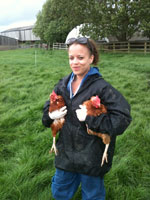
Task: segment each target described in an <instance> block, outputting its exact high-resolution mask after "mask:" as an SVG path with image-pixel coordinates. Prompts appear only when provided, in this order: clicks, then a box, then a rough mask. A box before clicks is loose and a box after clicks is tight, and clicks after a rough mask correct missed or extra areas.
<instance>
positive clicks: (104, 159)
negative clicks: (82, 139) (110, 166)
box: [101, 144, 109, 167]
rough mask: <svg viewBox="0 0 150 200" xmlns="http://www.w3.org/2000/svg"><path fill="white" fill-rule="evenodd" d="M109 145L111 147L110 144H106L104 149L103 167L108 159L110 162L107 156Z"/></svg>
mask: <svg viewBox="0 0 150 200" xmlns="http://www.w3.org/2000/svg"><path fill="white" fill-rule="evenodd" d="M108 147H109V144H106V146H105V150H104V153H103V157H102V162H101V167H102V166H103V164H104V162H105V161H106V163H108V158H107V151H108Z"/></svg>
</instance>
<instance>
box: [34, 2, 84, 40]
mask: <svg viewBox="0 0 150 200" xmlns="http://www.w3.org/2000/svg"><path fill="white" fill-rule="evenodd" d="M86 2H87V1H86V0H82V1H79V0H72V1H70V0H47V1H46V3H45V4H44V5H43V8H42V11H41V12H39V13H38V15H37V21H36V24H35V27H34V29H33V32H34V33H35V35H36V36H39V37H40V38H41V39H42V40H43V41H45V42H47V43H52V42H64V41H65V39H66V36H67V35H68V33H69V32H70V31H71V30H72V29H73V28H74V27H75V26H77V25H80V24H81V23H82V22H84V13H85V7H86ZM81 13H82V15H81Z"/></svg>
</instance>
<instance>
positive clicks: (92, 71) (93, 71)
mask: <svg viewBox="0 0 150 200" xmlns="http://www.w3.org/2000/svg"><path fill="white" fill-rule="evenodd" d="M92 75H98V76H99V77H101V76H102V75H101V74H100V72H99V69H98V68H97V67H91V68H90V70H89V71H88V73H87V74H86V75H85V76H84V78H83V79H82V82H81V84H80V85H79V87H78V89H77V91H76V93H77V92H78V91H79V89H80V88H81V86H82V85H83V83H84V82H85V80H86V79H87V78H88V77H89V76H92ZM74 78H75V75H74V73H73V72H72V73H71V74H70V78H69V81H68V84H67V90H68V91H69V93H70V98H71V99H72V98H73V97H74V96H75V95H76V93H75V94H73V92H72V87H71V84H72V81H73V80H74Z"/></svg>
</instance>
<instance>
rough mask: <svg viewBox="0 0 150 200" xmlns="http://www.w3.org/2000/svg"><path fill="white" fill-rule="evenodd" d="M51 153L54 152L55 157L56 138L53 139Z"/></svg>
mask: <svg viewBox="0 0 150 200" xmlns="http://www.w3.org/2000/svg"><path fill="white" fill-rule="evenodd" d="M52 152H55V155H56V156H57V154H58V151H57V148H56V137H53V144H52V147H51V150H50V153H52Z"/></svg>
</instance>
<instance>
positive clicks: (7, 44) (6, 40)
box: [0, 35, 18, 50]
mask: <svg viewBox="0 0 150 200" xmlns="http://www.w3.org/2000/svg"><path fill="white" fill-rule="evenodd" d="M16 48H18V40H17V39H14V38H10V37H7V36H3V35H0V50H8V49H16Z"/></svg>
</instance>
